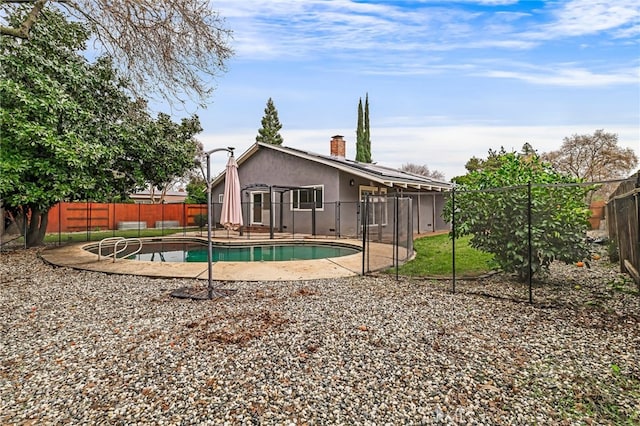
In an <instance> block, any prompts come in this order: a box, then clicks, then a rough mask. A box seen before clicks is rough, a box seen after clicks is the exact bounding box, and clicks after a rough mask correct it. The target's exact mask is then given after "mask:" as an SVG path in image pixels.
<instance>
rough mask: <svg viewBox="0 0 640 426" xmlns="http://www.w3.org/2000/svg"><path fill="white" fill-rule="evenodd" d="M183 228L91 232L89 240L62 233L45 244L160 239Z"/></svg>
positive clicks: (50, 236)
mask: <svg viewBox="0 0 640 426" xmlns="http://www.w3.org/2000/svg"><path fill="white" fill-rule="evenodd" d="M183 230H184V229H183V228H164V229H157V228H150V229H140V230H139V231H138V230H137V229H126V230H120V231H113V230H111V231H91V232H89V235H88V239H87V233H86V232H62V233H61V234H60V235H58V233H55V234H47V235H46V236H45V237H44V242H45V243H57V242H58V241H60V242H62V243H75V242H83V241H100V240H102V239H103V238H108V237H124V238H138V237H160V236H163V235H169V234H176V233H181V232H182V231H183Z"/></svg>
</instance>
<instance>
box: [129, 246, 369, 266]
mask: <svg viewBox="0 0 640 426" xmlns="http://www.w3.org/2000/svg"><path fill="white" fill-rule="evenodd" d="M359 252H360V250H359V249H357V248H353V247H346V246H340V245H331V244H315V243H281V244H259V245H251V246H249V245H221V244H214V245H213V251H212V260H213V261H214V262H218V261H223V262H275V261H288V260H310V259H325V258H330V257H341V256H348V255H351V254H356V253H359ZM125 257H126V258H127V259H132V260H147V261H155V262H206V261H207V245H206V244H204V243H193V242H190V243H175V242H145V243H144V245H143V250H142V252H140V253H138V254H136V255H133V256H126V255H125Z"/></svg>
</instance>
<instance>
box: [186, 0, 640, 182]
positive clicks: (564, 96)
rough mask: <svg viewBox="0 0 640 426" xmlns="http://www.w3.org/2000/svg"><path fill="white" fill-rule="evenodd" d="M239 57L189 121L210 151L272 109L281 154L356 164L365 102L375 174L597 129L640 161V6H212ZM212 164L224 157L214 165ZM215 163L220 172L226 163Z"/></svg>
mask: <svg viewBox="0 0 640 426" xmlns="http://www.w3.org/2000/svg"><path fill="white" fill-rule="evenodd" d="M212 7H213V8H214V9H216V10H218V11H219V13H220V15H221V16H222V17H224V18H225V19H226V26H227V28H229V29H231V30H232V31H233V33H234V34H233V41H232V47H233V49H234V50H235V56H234V57H233V58H232V59H231V60H230V61H229V62H228V70H227V72H226V73H225V74H223V75H222V76H220V77H219V78H218V79H217V80H216V86H217V88H216V90H215V91H214V93H213V96H212V98H211V100H210V101H211V104H210V105H209V107H208V108H207V109H204V110H197V111H196V110H190V112H196V113H197V114H198V115H199V116H200V118H201V121H202V125H203V128H204V132H203V133H202V134H201V135H200V137H199V139H200V140H201V141H202V142H203V143H204V144H205V148H207V149H211V148H216V147H221V146H235V147H236V149H237V151H238V152H239V153H241V152H243V151H245V150H246V149H248V148H249V146H250V145H251V144H252V143H254V142H255V136H256V134H257V131H258V128H259V127H260V120H261V119H262V117H263V115H264V108H265V105H266V101H267V99H268V98H269V97H271V98H272V99H273V101H274V103H275V106H276V108H277V110H278V115H279V118H280V122H281V123H282V125H283V128H282V131H281V134H282V136H283V138H284V145H286V146H289V147H292V148H299V149H305V150H309V151H313V152H317V153H320V154H328V153H329V140H330V139H331V136H332V135H335V134H341V135H344V136H345V139H346V140H347V157H348V158H352V159H353V158H354V157H355V129H356V120H357V105H358V100H359V98H363V99H364V96H365V95H366V94H367V93H368V95H369V103H370V119H371V143H372V157H373V161H374V162H377V163H379V164H383V165H386V166H390V167H397V168H400V167H401V166H402V165H403V164H405V163H414V164H419V165H423V164H426V165H427V166H429V167H430V168H431V169H437V170H440V171H442V172H444V173H445V176H446V178H447V179H450V178H452V177H454V176H457V175H461V174H464V173H465V169H464V164H465V163H466V161H467V160H468V159H469V158H471V157H472V156H479V157H483V156H485V155H486V153H487V151H488V150H489V149H490V148H493V149H499V148H500V147H501V146H504V147H505V148H506V149H507V150H511V149H515V150H519V149H520V148H521V146H522V145H523V144H524V143H525V142H529V143H531V144H532V145H533V146H534V148H536V149H537V150H538V151H539V152H545V151H550V150H554V149H558V148H559V147H560V145H561V143H562V140H563V138H564V137H567V136H571V135H572V134H590V133H593V132H594V131H595V130H596V129H605V131H608V132H612V133H617V134H618V136H619V144H620V146H623V147H630V148H633V149H634V150H636V152H637V153H638V155H640V7H639V6H638V3H637V0H611V1H604V0H602V1H600V0H585V1H578V0H567V1H510V0H484V1H483V0H477V1H472V0H468V1H455V2H454V1H430V0H422V1H353V0H242V1H237V0H212ZM216 155H219V156H221V157H222V158H214V157H215V156H216ZM216 155H214V156H212V164H213V166H214V169H219V170H220V171H222V169H223V167H224V162H225V158H224V155H223V154H222V153H220V154H216Z"/></svg>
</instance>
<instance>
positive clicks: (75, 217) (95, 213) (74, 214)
mask: <svg viewBox="0 0 640 426" xmlns="http://www.w3.org/2000/svg"><path fill="white" fill-rule="evenodd" d="M206 214H207V206H206V204H121V203H91V202H77V203H76V202H74V203H58V204H56V205H55V206H54V207H53V208H52V209H51V210H49V222H48V224H47V232H48V233H53V232H78V231H87V230H90V231H98V230H100V231H104V230H112V229H119V228H120V229H124V228H126V227H127V225H128V227H129V228H130V229H131V228H133V229H143V228H174V227H183V226H197V225H198V223H197V222H196V216H198V215H205V216H206ZM214 217H215V216H214Z"/></svg>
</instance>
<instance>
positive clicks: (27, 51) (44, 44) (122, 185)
mask: <svg viewBox="0 0 640 426" xmlns="http://www.w3.org/2000/svg"><path fill="white" fill-rule="evenodd" d="M10 19H14V20H16V21H18V22H19V21H20V20H21V19H24V15H23V14H21V13H20V12H18V13H17V14H16V15H15V16H13V17H11V18H10ZM89 36H90V33H89V30H88V28H87V27H86V26H85V25H83V24H81V23H77V22H67V21H66V19H65V17H64V16H63V15H62V14H60V13H58V12H55V11H50V10H44V11H42V13H41V15H40V17H39V19H38V22H37V23H36V24H35V25H34V26H33V27H32V28H31V30H30V39H29V41H28V42H24V41H22V40H19V39H12V38H8V39H5V40H3V45H2V50H1V54H0V61H1V62H2V67H1V68H0V77H1V78H0V104H1V109H0V132H1V134H2V139H1V144H2V145H1V149H0V198H1V199H2V201H3V205H4V207H5V208H6V209H7V211H8V212H9V213H10V214H11V215H12V216H13V217H14V219H15V220H16V221H17V222H18V225H19V228H20V229H21V230H22V229H24V228H25V225H26V228H27V235H26V241H27V244H28V245H29V246H33V245H38V244H40V243H41V242H42V239H43V238H44V232H45V231H46V225H47V212H48V210H49V209H50V207H51V206H52V205H54V204H55V203H57V202H59V201H61V200H74V199H96V200H103V199H106V198H110V197H113V195H114V194H115V193H116V192H121V193H126V192H128V191H130V190H131V189H133V188H135V187H142V186H143V185H144V183H145V182H146V181H148V180H150V177H152V176H153V175H151V174H149V173H148V171H147V170H145V167H147V168H151V169H152V168H154V167H155V168H164V167H165V165H164V164H162V163H161V161H163V159H164V158H163V157H155V158H154V157H153V156H147V157H145V156H144V155H143V154H144V153H145V152H146V151H144V150H143V149H142V148H141V147H144V148H145V149H146V144H147V143H148V142H149V140H154V139H153V138H150V137H149V135H152V136H154V135H156V133H158V131H157V130H156V128H157V127H161V128H162V126H160V125H158V124H157V123H155V122H152V121H149V120H147V119H146V118H148V113H147V112H146V103H145V102H141V101H133V100H132V99H131V98H130V97H129V96H128V95H127V92H126V85H125V82H124V81H123V80H121V79H119V78H118V77H117V74H116V72H115V70H114V68H113V66H112V63H111V61H110V60H109V59H106V58H101V59H99V60H97V61H96V62H95V63H89V62H88V61H87V60H86V59H84V58H83V57H82V56H81V55H79V54H78V52H79V51H82V50H83V49H84V47H85V42H86V41H87V40H88V38H89ZM161 121H162V120H159V122H161ZM165 127H171V126H168V125H166V126H165ZM190 161H191V162H192V161H193V156H191V158H190Z"/></svg>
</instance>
